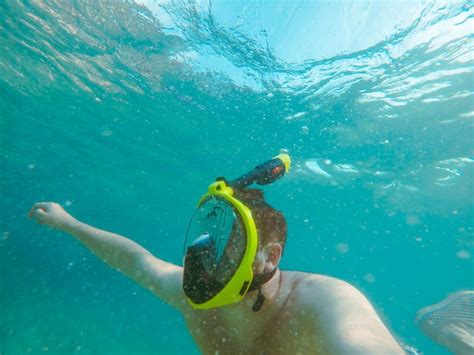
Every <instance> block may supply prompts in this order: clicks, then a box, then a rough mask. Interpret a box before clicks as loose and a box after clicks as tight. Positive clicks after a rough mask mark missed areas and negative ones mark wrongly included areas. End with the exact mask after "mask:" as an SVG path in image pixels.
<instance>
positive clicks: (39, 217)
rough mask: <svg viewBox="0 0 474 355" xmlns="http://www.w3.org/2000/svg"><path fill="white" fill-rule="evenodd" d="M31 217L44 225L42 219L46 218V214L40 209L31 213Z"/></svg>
mask: <svg viewBox="0 0 474 355" xmlns="http://www.w3.org/2000/svg"><path fill="white" fill-rule="evenodd" d="M33 217H35V219H36V220H37V221H38V222H40V223H41V224H43V223H44V219H45V217H46V212H45V211H44V210H43V209H42V208H41V207H39V208H37V209H35V210H34V211H33Z"/></svg>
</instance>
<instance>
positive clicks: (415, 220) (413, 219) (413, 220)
mask: <svg viewBox="0 0 474 355" xmlns="http://www.w3.org/2000/svg"><path fill="white" fill-rule="evenodd" d="M405 221H406V223H407V224H408V225H409V226H414V225H416V224H420V217H418V216H417V215H415V214H411V215H408V216H407V217H406V218H405Z"/></svg>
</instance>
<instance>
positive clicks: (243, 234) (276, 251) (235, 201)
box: [29, 154, 404, 355]
mask: <svg viewBox="0 0 474 355" xmlns="http://www.w3.org/2000/svg"><path fill="white" fill-rule="evenodd" d="M289 164H290V162H289V157H288V156H287V155H286V154H280V155H279V156H277V157H275V158H273V159H272V160H270V161H268V162H266V163H264V164H262V165H260V166H258V167H256V168H255V169H254V170H253V171H252V172H250V173H248V174H246V175H244V176H242V177H241V178H239V179H237V180H235V181H233V182H230V183H229V182H227V181H226V180H225V179H223V178H220V179H218V180H217V181H216V182H215V183H213V184H211V185H210V187H209V190H208V193H207V194H205V195H204V196H203V197H202V198H201V200H200V202H199V205H198V208H197V210H196V212H195V213H194V214H193V216H192V218H191V221H190V223H189V226H188V230H187V235H186V242H185V248H184V267H181V266H177V265H173V264H171V263H167V262H165V261H163V260H160V259H158V258H156V257H155V256H153V255H152V254H151V253H150V252H149V251H147V250H146V249H144V248H143V247H141V246H140V245H138V244H137V243H135V242H133V241H131V240H130V239H127V238H125V237H122V236H120V235H117V234H113V233H110V232H107V231H104V230H100V229H97V228H94V227H92V226H89V225H87V224H85V223H82V222H80V221H79V220H77V219H75V218H74V217H72V216H71V215H70V214H69V213H67V212H66V211H65V210H64V209H63V208H62V207H61V206H60V205H58V204H57V203H52V202H42V203H37V204H35V205H34V206H33V207H32V209H31V210H30V212H29V217H30V218H34V219H35V220H36V221H37V222H38V223H40V224H46V225H48V226H49V227H51V228H54V229H57V230H60V231H63V232H65V233H67V234H70V235H72V236H73V237H75V238H76V239H78V240H79V241H80V242H81V243H83V244H84V245H85V246H86V247H87V248H89V249H90V250H91V252H92V253H94V254H96V255H97V256H98V257H99V258H101V259H102V260H104V261H105V262H106V263H107V264H108V265H110V266H111V267H113V268H115V269H118V270H119V271H120V272H122V273H123V274H125V275H126V276H128V277H130V278H131V279H133V280H134V281H136V282H137V283H138V284H140V285H141V286H143V287H144V288H146V289H148V290H150V291H151V292H152V293H154V294H155V295H156V296H157V297H159V298H160V299H162V300H163V301H165V302H166V303H168V304H169V305H171V306H172V307H174V308H176V309H177V310H178V311H180V312H181V313H182V315H183V316H184V319H185V321H186V324H187V327H188V329H189V331H190V333H191V335H192V336H193V338H194V340H195V341H196V343H197V344H198V346H199V348H200V350H201V351H202V352H203V353H205V354H242V353H248V354H377V355H379V354H404V351H403V350H402V348H401V347H400V345H399V344H398V343H397V342H396V340H395V339H394V337H393V336H392V335H391V334H390V332H389V330H388V329H387V328H386V327H385V325H384V324H383V322H382V320H381V319H380V317H379V316H378V315H377V313H376V311H375V310H374V308H373V307H372V306H371V304H370V303H369V301H368V300H367V299H366V298H365V297H364V296H363V295H362V294H361V293H360V292H359V291H358V290H357V289H356V288H355V287H353V286H351V285H350V284H348V283H346V282H344V281H342V280H338V279H335V278H332V277H328V276H323V275H317V274H310V273H304V272H296V271H280V269H279V267H278V265H279V262H280V259H281V256H282V253H283V250H284V247H285V242H286V234H287V228H286V221H285V218H284V216H283V214H282V213H281V212H279V211H277V210H275V209H273V208H272V207H271V206H270V205H269V204H267V203H266V202H265V201H264V197H263V193H262V191H260V190H255V189H249V188H247V187H248V186H249V185H250V184H251V183H253V182H257V183H259V184H268V183H271V182H273V181H274V180H276V179H277V178H279V177H281V176H283V175H284V174H285V172H286V171H287V170H288V169H289ZM183 291H184V292H183Z"/></svg>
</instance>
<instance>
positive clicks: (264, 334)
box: [186, 312, 318, 355]
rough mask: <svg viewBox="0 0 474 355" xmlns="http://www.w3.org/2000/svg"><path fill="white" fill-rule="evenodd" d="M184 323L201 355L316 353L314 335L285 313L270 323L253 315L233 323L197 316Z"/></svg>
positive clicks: (207, 316)
mask: <svg viewBox="0 0 474 355" xmlns="http://www.w3.org/2000/svg"><path fill="white" fill-rule="evenodd" d="M252 316H253V317H252ZM186 322H187V325H188V328H189V331H190V333H191V335H192V336H193V338H194V340H195V341H196V343H197V344H198V346H199V347H200V349H201V351H202V352H203V353H204V354H213V355H216V354H220V355H222V354H244V353H245V354H308V353H311V354H317V353H318V351H317V349H316V347H315V344H316V342H315V334H313V332H312V331H310V330H309V329H307V328H305V326H304V325H303V324H302V323H301V322H299V321H298V319H297V317H291V316H290V314H289V313H288V312H285V313H284V314H282V315H280V316H279V317H278V318H277V319H272V320H271V321H270V322H262V321H261V320H260V319H258V316H255V314H251V315H249V317H248V318H240V317H239V319H238V320H237V319H236V321H232V320H230V321H229V320H223V319H221V318H219V317H218V316H212V315H211V316H209V315H198V316H195V317H190V318H188V319H186Z"/></svg>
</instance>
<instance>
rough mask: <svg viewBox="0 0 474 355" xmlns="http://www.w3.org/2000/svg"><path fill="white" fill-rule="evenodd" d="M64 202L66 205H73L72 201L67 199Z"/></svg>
mask: <svg viewBox="0 0 474 355" xmlns="http://www.w3.org/2000/svg"><path fill="white" fill-rule="evenodd" d="M64 204H65V205H66V206H71V205H72V201H69V200H67V201H66V202H64Z"/></svg>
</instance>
